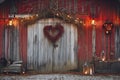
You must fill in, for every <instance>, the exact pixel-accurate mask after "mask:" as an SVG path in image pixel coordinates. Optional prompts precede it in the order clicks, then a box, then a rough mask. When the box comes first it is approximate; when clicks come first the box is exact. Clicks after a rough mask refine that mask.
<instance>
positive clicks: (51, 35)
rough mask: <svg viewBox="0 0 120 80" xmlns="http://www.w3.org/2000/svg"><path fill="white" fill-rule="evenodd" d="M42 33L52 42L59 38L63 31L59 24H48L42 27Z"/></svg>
mask: <svg viewBox="0 0 120 80" xmlns="http://www.w3.org/2000/svg"><path fill="white" fill-rule="evenodd" d="M43 32H44V35H45V36H46V37H47V38H48V40H50V41H51V42H52V43H53V44H55V43H56V41H58V40H59V39H60V37H61V36H62V35H63V33H64V28H63V26H62V25H61V24H56V25H55V26H52V25H48V26H45V27H44V29H43Z"/></svg>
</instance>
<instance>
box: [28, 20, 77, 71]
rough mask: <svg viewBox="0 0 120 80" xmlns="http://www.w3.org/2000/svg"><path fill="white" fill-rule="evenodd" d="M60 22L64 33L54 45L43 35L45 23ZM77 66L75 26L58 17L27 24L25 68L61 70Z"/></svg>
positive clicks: (53, 23)
mask: <svg viewBox="0 0 120 80" xmlns="http://www.w3.org/2000/svg"><path fill="white" fill-rule="evenodd" d="M56 23H60V24H61V25H62V26H63V28H64V33H63V35H62V37H60V38H59V39H58V40H57V42H56V47H55V46H53V43H52V42H50V40H49V39H48V38H47V37H46V36H45V35H44V33H43V29H44V27H45V26H47V25H53V26H54V25H55V24H56ZM76 68H77V28H76V27H75V26H73V25H71V24H67V23H63V22H62V21H60V20H58V19H44V20H40V21H38V22H36V23H35V24H33V25H29V26H28V45H27V69H33V70H36V71H39V72H61V71H67V70H72V69H76Z"/></svg>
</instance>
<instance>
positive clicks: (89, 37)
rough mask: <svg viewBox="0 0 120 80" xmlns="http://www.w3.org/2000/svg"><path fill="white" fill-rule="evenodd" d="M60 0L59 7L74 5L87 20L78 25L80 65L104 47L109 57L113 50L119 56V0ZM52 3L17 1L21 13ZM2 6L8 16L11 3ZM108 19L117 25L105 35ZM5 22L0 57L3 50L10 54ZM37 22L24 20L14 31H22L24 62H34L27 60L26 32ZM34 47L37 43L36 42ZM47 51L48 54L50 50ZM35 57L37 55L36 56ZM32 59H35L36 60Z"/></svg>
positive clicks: (1, 28) (1, 22)
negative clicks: (28, 24) (92, 23)
mask: <svg viewBox="0 0 120 80" xmlns="http://www.w3.org/2000/svg"><path fill="white" fill-rule="evenodd" d="M27 1H28V2H27ZM70 1H71V3H74V4H71V3H70ZM111 1H112V2H111ZM38 2H39V3H41V5H38ZM58 2H59V3H58V7H59V8H63V7H64V8H65V10H68V12H70V10H71V9H72V11H74V12H78V14H75V16H76V17H77V18H81V19H83V20H84V21H85V23H84V25H81V26H78V28H77V29H78V30H77V31H78V46H77V47H78V51H77V52H78V53H77V54H78V62H79V64H80V67H82V66H81V65H82V64H83V63H84V62H85V61H91V60H92V57H93V55H94V54H95V55H96V56H97V57H100V56H101V53H102V52H103V51H104V53H105V54H107V58H108V59H110V55H111V52H112V53H113V54H114V55H113V56H115V58H116V59H117V58H118V57H119V27H117V26H116V24H117V25H119V10H117V9H118V8H117V4H118V3H116V1H114V0H110V1H109V0H105V1H104V2H103V1H102V0H99V1H98V0H93V1H91V0H64V1H62V3H61V0H58ZM68 2H69V3H68ZM49 3H50V2H49V0H43V1H40V0H36V1H34V0H26V1H23V2H20V3H18V5H17V6H18V14H19V13H20V14H21V13H30V12H31V13H33V12H34V11H35V12H37V11H39V10H44V9H46V8H48V7H49V5H48V4H49ZM43 4H45V5H43ZM70 4H71V5H70ZM51 5H52V4H51ZM74 5H76V6H74ZM26 6H27V7H26ZM32 7H33V8H32ZM0 8H1V9H0V17H1V18H4V17H8V11H9V8H8V7H7V8H6V7H4V8H3V6H0ZM34 8H35V9H34ZM31 9H33V10H31ZM6 10H7V11H6ZM92 18H94V20H95V22H96V25H95V29H94V28H93V26H92V25H91V20H92ZM106 20H110V21H112V22H113V23H114V28H113V30H112V34H111V36H106V35H105V32H104V29H103V27H102V26H103V24H104V22H105V21H106ZM4 24H5V22H4V20H2V19H0V57H2V55H3V54H7V53H4V52H6V51H5V45H4V44H3V43H4V42H5V41H9V40H5V39H6V38H5V37H3V36H5V35H4V32H6V31H7V30H8V29H7V30H5V29H4ZM71 24H72V23H71ZM35 25H38V22H37V24H33V25H30V27H26V26H24V25H23V24H20V25H19V28H17V29H18V30H17V31H18V33H17V32H16V33H15V34H19V37H18V38H19V40H18V41H19V45H18V48H19V52H18V53H19V58H20V59H22V60H23V61H24V63H28V65H31V64H32V63H30V62H32V60H31V61H30V62H27V61H28V59H30V57H29V58H28V51H29V48H28V41H29V40H28V37H27V34H28V33H29V31H28V30H29V29H30V30H31V26H35ZM41 25H42V24H41ZM42 27H43V26H42ZM81 27H82V28H81ZM65 28H66V27H65ZM33 29H34V28H33ZM66 29H67V28H66ZM68 29H69V28H68ZM31 32H32V31H31ZM6 34H7V33H6ZM39 34H40V32H39ZM9 35H10V34H9ZM34 36H35V35H34ZM93 36H94V37H93ZM7 39H8V38H7ZM93 40H94V41H93ZM94 43H95V44H94ZM5 44H7V43H5ZM11 44H12V43H11ZM13 44H16V41H15V43H14V42H13ZM36 44H37V43H36ZM35 47H37V45H36V46H35ZM35 49H36V48H35ZM35 49H34V51H35ZM38 51H39V50H38ZM94 51H95V53H94ZM18 53H17V54H18ZM35 53H37V52H35ZM15 55H16V54H15ZM32 55H33V54H32V53H31V56H32ZM37 55H39V54H38V53H37ZM37 55H35V56H37ZM45 55H47V53H46V54H45ZM39 56H40V55H39ZM33 58H35V57H33ZM13 59H15V58H13ZM39 59H40V58H39ZM39 59H38V60H39ZM42 59H43V58H42ZM50 59H51V58H50ZM45 60H46V59H45ZM33 62H35V60H33ZM56 62H57V61H56ZM40 63H41V62H39V64H40ZM61 64H62V63H61ZM32 67H34V68H35V69H37V65H34V66H32ZM46 68H47V67H46Z"/></svg>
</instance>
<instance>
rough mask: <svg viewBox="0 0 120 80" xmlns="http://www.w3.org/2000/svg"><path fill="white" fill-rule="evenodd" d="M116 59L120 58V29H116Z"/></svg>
mask: <svg viewBox="0 0 120 80" xmlns="http://www.w3.org/2000/svg"><path fill="white" fill-rule="evenodd" d="M115 57H116V58H120V27H119V26H117V27H116V28H115Z"/></svg>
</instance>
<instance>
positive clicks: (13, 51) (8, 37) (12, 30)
mask: <svg viewBox="0 0 120 80" xmlns="http://www.w3.org/2000/svg"><path fill="white" fill-rule="evenodd" d="M3 40H4V46H3V47H4V49H3V50H4V51H3V52H4V53H3V56H4V57H5V58H6V59H7V60H9V59H11V60H20V53H19V29H17V28H16V27H14V26H7V27H5V29H4V36H3Z"/></svg>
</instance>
